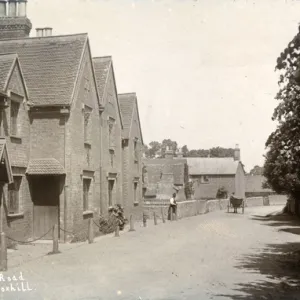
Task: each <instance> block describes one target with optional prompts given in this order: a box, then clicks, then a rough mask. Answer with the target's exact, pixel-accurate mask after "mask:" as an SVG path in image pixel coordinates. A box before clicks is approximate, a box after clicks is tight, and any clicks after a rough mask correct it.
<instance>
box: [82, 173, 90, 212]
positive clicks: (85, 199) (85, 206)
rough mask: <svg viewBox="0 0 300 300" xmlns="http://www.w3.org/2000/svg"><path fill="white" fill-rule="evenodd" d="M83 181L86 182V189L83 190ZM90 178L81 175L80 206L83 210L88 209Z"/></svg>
mask: <svg viewBox="0 0 300 300" xmlns="http://www.w3.org/2000/svg"><path fill="white" fill-rule="evenodd" d="M85 182H87V183H88V189H87V191H86V190H85ZM91 185H92V178H89V177H83V178H82V206H83V211H84V212H85V211H89V208H90V192H91Z"/></svg>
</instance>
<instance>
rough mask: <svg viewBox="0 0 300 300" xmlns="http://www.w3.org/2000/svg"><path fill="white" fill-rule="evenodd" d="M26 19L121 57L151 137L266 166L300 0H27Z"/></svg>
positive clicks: (125, 81) (122, 84)
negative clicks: (83, 37) (232, 152)
mask: <svg viewBox="0 0 300 300" xmlns="http://www.w3.org/2000/svg"><path fill="white" fill-rule="evenodd" d="M28 16H29V18H30V19H31V21H32V23H33V28H34V29H35V28H36V27H46V26H51V27H53V35H61V34H70V33H82V32H87V33H88V34H89V39H90V43H91V47H92V55H93V56H106V55H111V56H112V57H113V62H114V68H115V75H116V81H117V90H118V93H125V92H136V93H137V97H138V101H139V110H140V118H141V123H142V131H143V137H144V141H145V143H149V142H151V141H153V140H158V141H161V140H162V139H164V138H171V139H173V140H176V141H177V142H178V143H179V145H180V146H183V145H184V144H187V145H188V147H189V149H192V148H195V149H198V148H203V149H208V148H210V147H214V146H221V147H234V146H235V144H239V145H240V148H241V157H242V161H243V163H244V164H245V165H246V170H248V171H249V170H250V169H251V168H252V167H253V166H254V165H255V164H260V165H262V164H263V157H262V155H263V153H264V151H265V146H264V145H265V141H266V139H267V137H268V135H269V134H270V133H271V131H272V130H273V129H274V128H275V123H274V122H272V121H271V116H272V113H273V109H274V107H275V106H276V105H277V101H276V100H274V96H275V95H276V92H277V90H278V86H277V79H278V76H277V75H276V73H274V68H275V64H276V59H277V56H278V55H279V53H280V52H281V51H282V50H283V49H284V48H285V46H286V45H287V43H288V42H289V41H290V40H291V38H292V37H293V36H294V35H295V34H296V32H297V28H298V22H300V1H292V0H256V1H253V0H252V1H250V0H236V1H234V0H135V1H134V0H48V1H47V0H29V1H28ZM34 29H33V31H32V35H35V30H34Z"/></svg>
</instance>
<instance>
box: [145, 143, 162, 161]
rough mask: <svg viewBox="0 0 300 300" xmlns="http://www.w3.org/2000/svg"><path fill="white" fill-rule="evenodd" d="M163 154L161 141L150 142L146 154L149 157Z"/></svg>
mask: <svg viewBox="0 0 300 300" xmlns="http://www.w3.org/2000/svg"><path fill="white" fill-rule="evenodd" d="M160 155H161V143H159V142H156V141H153V142H151V143H150V144H149V151H148V153H147V154H146V156H147V157H149V158H154V157H157V156H160Z"/></svg>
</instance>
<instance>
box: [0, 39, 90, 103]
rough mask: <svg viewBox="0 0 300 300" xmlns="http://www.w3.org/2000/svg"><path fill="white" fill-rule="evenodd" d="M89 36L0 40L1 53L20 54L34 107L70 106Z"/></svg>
mask: <svg viewBox="0 0 300 300" xmlns="http://www.w3.org/2000/svg"><path fill="white" fill-rule="evenodd" d="M86 43H87V34H77V35H65V36H49V37H42V38H25V39H16V40H1V41H0V54H1V53H2V54H5V53H17V54H18V57H19V60H20V64H21V66H22V71H23V74H24V78H25V81H26V85H27V88H28V91H29V100H30V102H31V103H32V104H33V105H64V104H65V105H68V104H70V103H71V100H72V95H73V91H74V88H75V82H76V79H77V75H78V71H79V66H80V62H81V58H82V55H83V51H84V49H85V45H86Z"/></svg>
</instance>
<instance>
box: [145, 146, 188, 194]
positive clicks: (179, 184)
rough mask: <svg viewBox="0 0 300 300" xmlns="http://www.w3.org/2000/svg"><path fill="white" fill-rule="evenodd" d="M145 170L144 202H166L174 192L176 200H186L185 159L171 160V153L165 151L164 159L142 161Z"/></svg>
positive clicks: (186, 175) (186, 177)
mask: <svg viewBox="0 0 300 300" xmlns="http://www.w3.org/2000/svg"><path fill="white" fill-rule="evenodd" d="M143 162H144V165H145V168H146V185H147V188H146V192H145V195H144V198H145V200H151V199H159V200H167V199H169V198H170V197H171V196H172V194H173V193H174V192H176V193H177V200H186V192H185V187H186V185H187V183H188V180H189V177H188V166H187V161H186V159H173V152H172V151H171V150H167V151H166V154H165V158H156V159H144V160H143Z"/></svg>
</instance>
